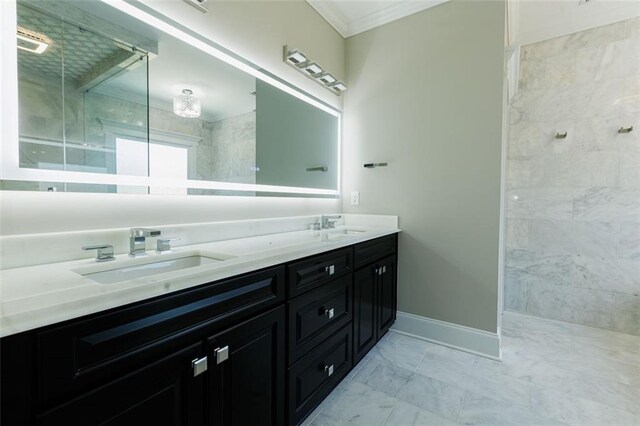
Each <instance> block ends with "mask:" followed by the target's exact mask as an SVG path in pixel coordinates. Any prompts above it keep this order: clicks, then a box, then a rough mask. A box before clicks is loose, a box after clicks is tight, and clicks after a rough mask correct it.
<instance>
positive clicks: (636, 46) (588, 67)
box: [505, 19, 640, 335]
mask: <svg viewBox="0 0 640 426" xmlns="http://www.w3.org/2000/svg"><path fill="white" fill-rule="evenodd" d="M520 61H521V62H520V81H519V91H518V93H517V94H516V95H515V96H514V98H513V100H512V102H511V105H510V131H509V144H508V160H507V188H508V193H507V212H506V215H507V243H506V244H507V256H506V280H505V282H506V283H505V309H506V310H511V311H518V312H523V313H527V314H530V315H536V316H540V317H545V318H551V319H556V320H562V321H568V322H573V323H579V324H585V325H590V326H595V327H601V328H607V329H613V330H618V331H622V332H625V333H632V334H637V335H640V19H633V20H628V21H624V22H620V23H616V24H612V25H607V26H603V27H598V28H594V29H591V30H588V31H583V32H580V33H575V34H571V35H568V36H564V37H560V38H556V39H552V40H547V41H544V42H540V43H535V44H531V45H528V46H524V47H523V48H522V49H521V58H520ZM629 126H634V130H633V131H632V132H630V133H619V132H618V129H619V128H620V127H629ZM557 132H560V133H564V132H567V137H566V138H564V139H557V138H556V137H555V136H556V133H557Z"/></svg>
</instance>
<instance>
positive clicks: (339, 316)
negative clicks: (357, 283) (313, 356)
mask: <svg viewBox="0 0 640 426" xmlns="http://www.w3.org/2000/svg"><path fill="white" fill-rule="evenodd" d="M351 281H352V277H351V275H347V276H343V277H342V278H338V279H336V280H335V281H333V282H330V283H328V284H326V285H325V286H322V287H320V288H318V289H316V290H313V291H311V292H309V293H306V294H304V295H302V296H300V297H296V298H295V299H293V300H292V301H290V302H289V303H288V304H287V310H288V321H287V326H288V338H289V344H288V357H289V364H292V363H294V362H295V361H297V360H298V359H300V357H302V356H303V355H305V354H306V353H307V352H309V351H310V350H312V349H313V348H315V347H316V346H318V345H319V344H320V343H322V342H323V341H324V340H326V339H327V338H328V337H330V336H331V335H333V334H334V333H335V332H336V331H338V330H339V329H340V328H342V327H343V326H344V325H346V324H349V323H351V318H352V306H353V297H352V282H351Z"/></svg>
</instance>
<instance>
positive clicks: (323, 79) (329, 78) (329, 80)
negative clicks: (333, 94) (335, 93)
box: [316, 72, 336, 86]
mask: <svg viewBox="0 0 640 426" xmlns="http://www.w3.org/2000/svg"><path fill="white" fill-rule="evenodd" d="M316 79H317V80H318V81H319V82H320V83H322V84H324V85H327V86H329V85H331V84H333V83H335V82H336V78H335V77H334V76H333V75H331V74H329V73H328V72H325V73H324V74H322V75H320V77H317V78H316Z"/></svg>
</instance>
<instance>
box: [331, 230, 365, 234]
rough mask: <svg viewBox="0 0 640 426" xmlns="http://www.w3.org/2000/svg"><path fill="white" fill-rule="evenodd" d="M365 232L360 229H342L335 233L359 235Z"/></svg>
mask: <svg viewBox="0 0 640 426" xmlns="http://www.w3.org/2000/svg"><path fill="white" fill-rule="evenodd" d="M363 232H366V231H362V230H360V229H341V230H339V231H338V232H335V233H336V234H338V235H358V234H362V233H363Z"/></svg>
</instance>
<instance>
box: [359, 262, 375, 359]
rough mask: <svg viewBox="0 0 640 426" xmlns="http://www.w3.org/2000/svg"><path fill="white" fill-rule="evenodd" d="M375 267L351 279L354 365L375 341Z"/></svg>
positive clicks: (364, 270)
mask: <svg viewBox="0 0 640 426" xmlns="http://www.w3.org/2000/svg"><path fill="white" fill-rule="evenodd" d="M377 283H378V273H377V267H374V266H371V267H367V268H363V269H361V270H360V271H358V272H356V273H355V274H354V279H353V353H354V356H353V364H354V365H355V364H356V363H357V362H358V361H360V360H361V359H362V357H363V356H365V354H366V353H367V352H369V350H370V349H371V348H372V347H373V345H375V344H376V341H377V334H376V333H377V328H378V327H377V321H376V319H377V316H378V312H377V311H378V310H377V306H376V304H377V298H378V297H377V296H378V294H377V293H378V284H377Z"/></svg>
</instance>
